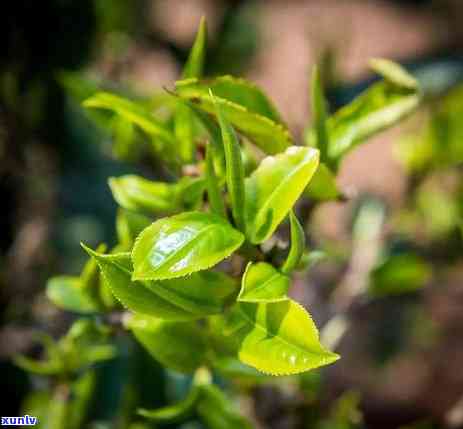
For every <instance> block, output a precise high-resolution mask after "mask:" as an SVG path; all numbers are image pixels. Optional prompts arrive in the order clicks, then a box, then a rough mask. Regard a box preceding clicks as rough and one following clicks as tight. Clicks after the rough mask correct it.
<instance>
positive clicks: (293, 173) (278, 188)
mask: <svg viewBox="0 0 463 429" xmlns="http://www.w3.org/2000/svg"><path fill="white" fill-rule="evenodd" d="M306 164H307V162H306V163H303V164H302V165H300V166H299V167H297V168H296V169H294V170H293V171H291V172H290V173H289V174H288V175H286V177H285V178H284V179H283V180H282V181H281V182H280V183H279V184H278V185H277V186H276V188H275V189H274V190H273V191H272V192H271V194H270V196H269V197H268V198H267V201H266V203H265V204H264V205H263V206H262V207H261V208H260V209H259V210H257V213H256V216H255V218H254V219H256V220H257V219H258V218H259V217H260V216H261V214H262V213H266V211H267V207H268V206H270V203H271V202H272V201H273V200H274V199H275V198H276V197H277V194H278V193H279V192H280V191H281V188H282V187H284V186H286V184H287V183H288V182H289V181H290V180H291V178H292V177H293V176H295V175H296V174H298V173H299V171H300V170H301V169H302V168H304V167H305V166H306ZM253 224H255V222H253Z"/></svg>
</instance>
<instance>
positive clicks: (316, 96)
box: [311, 67, 328, 162]
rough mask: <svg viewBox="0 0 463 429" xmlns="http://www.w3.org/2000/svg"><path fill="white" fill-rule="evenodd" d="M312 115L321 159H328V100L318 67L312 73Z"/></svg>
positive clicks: (325, 160) (324, 160)
mask: <svg viewBox="0 0 463 429" xmlns="http://www.w3.org/2000/svg"><path fill="white" fill-rule="evenodd" d="M311 95H312V97H311V101H312V115H313V123H314V129H315V134H316V142H317V148H318V150H319V151H320V161H321V162H327V161H328V132H327V129H326V118H327V102H326V99H325V95H324V93H323V86H322V82H321V78H320V73H319V71H318V67H314V70H313V73H312V94H311Z"/></svg>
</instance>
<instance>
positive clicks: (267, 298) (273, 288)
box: [238, 262, 290, 302]
mask: <svg viewBox="0 0 463 429" xmlns="http://www.w3.org/2000/svg"><path fill="white" fill-rule="evenodd" d="M289 286H290V279H289V277H288V276H285V275H284V274H282V273H280V272H279V271H278V270H277V269H276V268H275V267H273V265H271V264H268V263H267V262H258V263H253V262H250V263H249V264H248V266H247V267H246V271H245V272H244V274H243V278H242V280H241V291H240V294H239V295H238V301H241V302H276V301H282V300H285V299H287V298H288V297H287V295H286V294H287V292H288V289H289Z"/></svg>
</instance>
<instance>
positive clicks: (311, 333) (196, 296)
mask: <svg viewBox="0 0 463 429" xmlns="http://www.w3.org/2000/svg"><path fill="white" fill-rule="evenodd" d="M205 55H206V24H205V22H204V21H202V22H201V25H200V28H199V31H198V34H197V37H196V40H195V43H194V45H193V47H192V49H191V53H190V56H189V58H188V61H187V63H186V65H185V66H184V69H183V72H182V76H181V80H179V81H178V82H176V84H175V88H173V89H169V90H167V91H166V92H165V93H164V94H161V95H158V96H154V97H151V98H146V99H129V98H126V97H123V96H121V95H120V94H116V93H109V92H100V91H95V90H94V89H93V88H84V90H83V91H82V90H81V88H80V95H79V96H80V97H83V95H84V96H86V99H85V101H84V102H83V106H84V107H85V108H86V109H88V112H89V115H90V117H92V118H93V119H94V120H95V122H96V123H97V124H98V125H99V126H100V127H102V128H103V129H106V130H110V132H111V134H112V137H113V142H114V146H113V150H114V153H115V155H116V156H118V157H120V158H123V159H130V160H131V161H136V162H141V163H143V164H144V165H150V167H151V168H153V167H154V168H153V171H154V172H155V173H157V174H158V175H159V176H160V177H163V178H164V179H165V181H153V180H148V179H146V178H144V177H140V176H138V175H125V176H122V177H113V178H110V179H109V187H110V189H111V192H112V194H113V196H114V199H115V200H116V202H117V203H118V205H119V206H120V209H119V211H118V214H117V223H116V231H117V241H118V243H117V245H116V246H115V247H113V248H111V249H109V250H107V248H106V246H105V245H101V246H100V247H98V248H97V249H91V248H90V247H88V246H87V245H85V244H82V247H83V249H84V250H85V251H86V252H87V253H88V254H89V256H90V259H89V261H88V262H87V264H86V266H85V267H84V269H83V271H82V273H81V275H80V276H79V277H69V276H60V277H54V278H52V279H51V280H50V281H49V283H48V286H47V295H48V297H49V299H50V300H52V301H53V302H54V303H55V304H56V305H57V306H58V307H60V308H62V309H65V310H68V311H71V312H73V313H76V314H80V315H87V316H86V317H87V318H85V319H80V320H78V321H77V322H76V324H75V325H74V326H73V327H72V328H71V331H70V332H69V333H68V334H67V335H66V336H65V337H64V338H63V339H62V340H60V341H59V342H58V343H54V342H53V341H52V340H50V339H47V340H46V350H47V351H48V354H49V357H48V360H45V361H34V360H31V359H29V358H26V357H21V358H18V360H17V363H18V364H19V365H21V366H23V367H24V368H26V369H27V370H29V371H31V372H34V373H37V374H42V375H49V376H52V377H55V378H56V379H57V380H58V381H59V384H58V385H60V386H63V385H64V386H67V388H68V389H70V390H71V391H77V390H78V388H79V385H78V383H82V380H85V377H86V374H88V372H89V371H91V370H92V369H91V368H92V366H93V365H94V364H95V363H97V362H99V361H101V360H105V359H110V358H111V357H112V356H113V354H114V349H113V348H112V347H111V338H114V337H115V336H116V335H126V334H129V335H133V336H134V337H135V338H136V339H137V340H138V341H139V343H141V344H142V345H143V347H145V348H146V350H147V351H148V352H149V353H150V354H151V355H152V356H153V358H154V359H156V360H157V361H159V362H160V363H161V364H162V365H163V366H165V367H166V368H168V369H172V370H174V371H178V372H181V373H187V374H191V373H193V374H194V377H193V381H192V386H191V390H190V393H189V394H188V395H187V397H186V398H185V399H184V400H183V401H182V402H181V403H179V404H176V405H173V406H169V407H167V408H161V409H155V410H146V409H140V410H139V414H140V415H141V416H144V417H146V418H148V419H151V420H154V421H156V422H158V423H163V422H164V423H165V422H172V421H182V420H188V419H189V418H190V417H191V416H193V415H195V416H197V417H198V418H199V419H200V420H203V422H204V423H205V424H206V425H207V426H208V427H211V428H228V427H230V428H231V427H236V428H238V427H240V428H243V427H249V423H248V422H246V421H245V420H244V419H243V418H242V417H241V416H239V415H238V414H236V411H235V410H234V409H233V407H231V406H230V404H229V402H228V401H227V399H226V397H225V396H224V395H223V393H222V392H221V390H220V389H219V388H218V387H217V386H216V385H215V384H213V375H214V374H218V375H220V376H222V377H225V378H226V377H235V376H237V375H247V376H250V377H258V376H259V373H264V374H268V375H272V376H281V375H291V374H298V373H302V372H305V371H309V370H312V369H314V368H318V367H321V366H323V365H328V364H331V363H333V362H335V361H336V360H337V359H339V356H338V355H337V354H335V353H333V352H331V351H330V350H328V349H327V348H326V347H325V346H324V345H322V344H321V342H320V340H319V334H318V330H317V327H316V326H315V324H314V322H313V320H312V318H311V316H310V314H309V313H308V312H307V311H306V310H305V309H304V308H303V307H302V306H301V305H300V304H299V303H297V302H296V301H294V300H293V299H291V298H290V296H289V291H290V288H291V276H292V274H293V273H294V272H297V271H302V270H306V269H307V268H308V267H310V266H311V264H312V263H314V261H316V259H317V258H318V257H319V252H317V251H316V250H308V249H307V248H306V244H305V242H306V236H305V235H306V232H305V223H306V221H310V219H309V216H308V215H307V211H305V210H304V208H303V207H302V206H301V205H300V204H298V203H299V201H300V200H306V201H310V202H311V204H312V206H313V205H314V204H317V203H320V202H322V201H328V200H341V199H343V198H345V196H344V195H343V193H342V191H341V190H340V189H339V188H338V186H337V184H336V174H337V172H338V169H339V166H340V164H341V162H342V160H343V159H344V157H345V156H346V154H348V153H349V152H350V151H351V150H353V149H354V148H355V147H357V146H358V145H360V144H362V143H364V142H365V141H367V139H368V138H369V137H371V136H373V135H375V134H377V133H378V132H380V131H382V130H383V129H385V128H387V127H389V126H392V125H394V124H396V123H397V122H398V121H399V120H400V119H402V118H403V117H405V116H406V115H408V114H410V113H411V112H412V111H414V109H415V108H416V107H417V106H418V104H419V102H420V100H421V93H420V90H419V88H418V85H417V83H416V81H415V80H414V78H413V77H412V76H410V75H409V74H408V73H407V72H406V71H405V70H403V69H402V68H401V67H400V66H399V65H397V64H395V63H392V62H390V61H387V60H375V61H373V62H372V66H373V68H374V69H375V70H376V71H377V72H378V73H379V74H380V75H381V76H382V77H383V80H381V81H379V82H377V83H375V84H373V85H372V86H371V87H370V88H369V89H367V90H366V91H365V92H364V93H363V94H362V95H360V96H359V97H358V98H357V99H355V100H354V101H353V102H352V103H351V104H349V105H347V106H345V107H344V108H342V109H341V110H339V111H338V112H335V113H334V114H332V115H331V114H330V112H329V111H328V109H327V103H326V101H325V97H324V93H323V87H322V82H321V78H320V76H319V73H318V71H317V70H315V71H314V73H313V80H312V97H311V99H312V113H313V122H312V124H311V126H310V127H309V128H308V129H307V131H306V133H305V135H304V139H303V140H304V141H303V144H301V145H297V144H296V142H295V140H294V137H293V136H292V135H291V133H290V132H289V130H288V128H287V126H286V124H285V123H284V121H283V120H282V118H281V115H280V114H279V112H278V111H277V109H276V108H275V107H274V105H273V104H272V102H271V101H270V100H269V99H268V97H267V96H266V95H265V94H264V93H263V92H262V91H261V90H260V89H259V88H258V87H257V86H256V85H254V84H252V83H250V82H248V81H246V80H245V79H241V78H235V77H232V76H220V77H212V78H211V77H208V78H204V77H203V69H204V65H205ZM73 79H75V78H73V77H72V76H67V77H64V78H63V80H64V81H66V83H67V85H68V86H72V85H73V84H75V82H76V81H73ZM299 219H302V220H303V221H302V222H301V221H300V220H299ZM286 220H289V225H290V234H289V235H290V237H289V245H288V246H287V247H286V248H283V247H282V246H281V241H282V240H281V237H283V235H282V232H281V228H280V226H281V225H282V224H283V223H285V221H286ZM277 237H280V239H277ZM78 396H79V395H77V394H74V396H72V398H74V397H76V398H78ZM72 398H71V399H72ZM71 399H70V400H71ZM72 401H74V402H73V404H74V405H73V407H78V406H79V403H78V401H76V400H75V399H72ZM57 403H59V401H58V402H55V403H54V406H55V407H56V404H57ZM69 410H71V411H69ZM69 410H68V411H67V413H68V414H66V415H68V416H69V415H72V407H71V408H69ZM69 413H71V414H69ZM55 414H56V413H55ZM58 414H59V412H58ZM59 415H60V417H59V418H61V419H63V418H65V417H63V416H64V415H65V414H63V413H61V414H59ZM79 424H80V421H79V419H77V418H76V419H75V420H72V419H68V420H67V424H66V427H79ZM58 427H59V426H58Z"/></svg>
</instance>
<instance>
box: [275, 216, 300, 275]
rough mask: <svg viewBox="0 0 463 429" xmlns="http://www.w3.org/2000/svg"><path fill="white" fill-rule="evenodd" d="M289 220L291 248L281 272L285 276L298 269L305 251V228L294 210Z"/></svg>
mask: <svg viewBox="0 0 463 429" xmlns="http://www.w3.org/2000/svg"><path fill="white" fill-rule="evenodd" d="M289 220H290V223H291V247H290V248H289V253H288V257H287V258H286V261H285V263H284V264H283V266H282V267H281V271H282V272H283V273H285V274H289V273H291V272H292V271H293V270H295V269H296V267H297V266H298V265H299V262H300V260H301V258H302V255H303V254H304V250H305V235H304V228H302V226H301V224H300V223H299V221H298V220H297V217H296V215H295V214H294V212H293V211H292V210H291V211H290V212H289Z"/></svg>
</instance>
